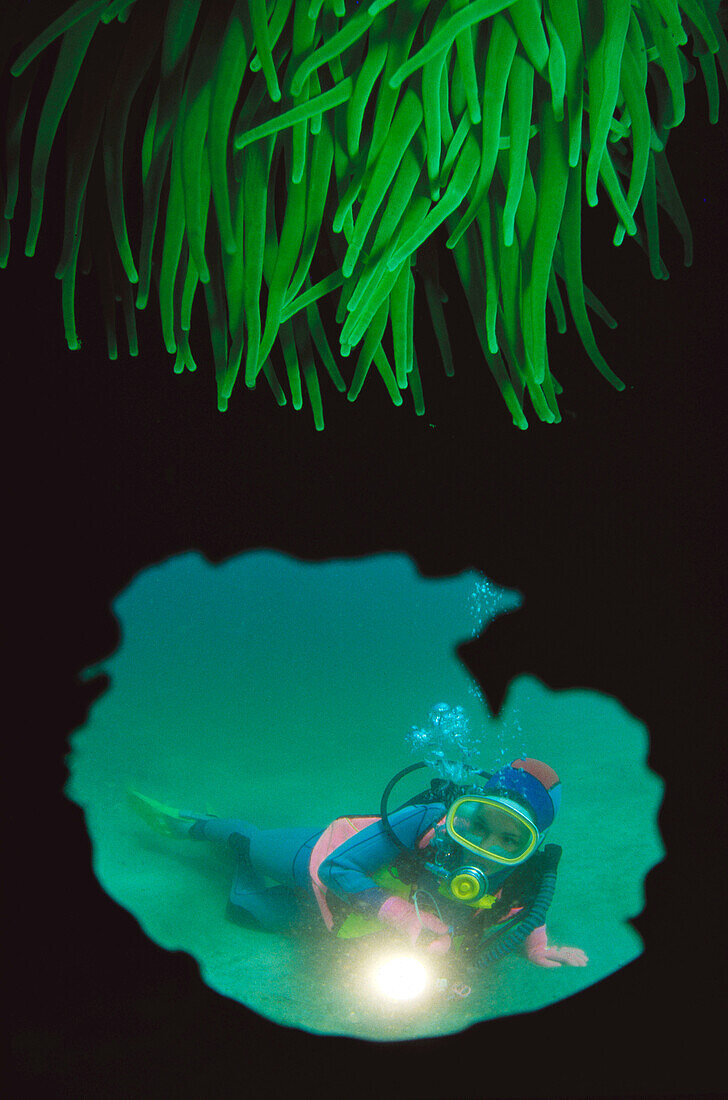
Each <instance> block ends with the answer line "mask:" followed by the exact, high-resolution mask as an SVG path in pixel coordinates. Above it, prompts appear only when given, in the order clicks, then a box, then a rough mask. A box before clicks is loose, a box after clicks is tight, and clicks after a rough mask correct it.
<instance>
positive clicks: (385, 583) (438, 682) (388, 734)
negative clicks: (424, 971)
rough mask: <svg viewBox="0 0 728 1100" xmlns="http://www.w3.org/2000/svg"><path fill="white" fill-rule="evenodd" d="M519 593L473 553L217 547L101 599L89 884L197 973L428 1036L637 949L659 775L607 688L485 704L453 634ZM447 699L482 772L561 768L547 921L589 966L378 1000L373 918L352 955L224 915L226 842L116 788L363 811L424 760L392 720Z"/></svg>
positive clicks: (512, 966)
mask: <svg viewBox="0 0 728 1100" xmlns="http://www.w3.org/2000/svg"><path fill="white" fill-rule="evenodd" d="M520 602H521V600H520V596H519V595H518V594H517V593H515V592H509V591H506V590H504V589H500V588H497V587H496V586H495V585H493V584H492V583H491V582H489V581H488V580H487V579H486V578H485V577H483V576H482V575H480V574H478V573H476V572H472V571H471V572H466V573H461V574H460V575H458V576H454V577H450V578H444V579H443V578H438V579H427V578H424V577H422V576H421V575H420V574H419V573H418V572H417V570H416V568H415V566H414V564H413V562H412V561H411V559H409V558H408V557H406V556H404V555H401V554H379V555H375V556H371V557H366V558H360V559H353V560H340V561H330V562H323V563H305V562H301V561H297V560H295V559H293V558H291V557H287V556H284V555H282V554H279V553H275V552H272V551H255V552H250V553H247V554H242V555H240V556H238V557H235V558H232V559H230V560H228V561H226V562H224V563H223V564H221V565H211V564H210V563H209V562H208V561H206V560H205V558H204V557H202V556H201V555H200V554H197V553H186V554H182V555H180V556H177V557H174V558H171V559H170V560H168V561H166V562H164V563H162V564H160V565H158V566H156V567H153V568H151V569H148V570H146V571H145V572H143V573H141V574H139V575H138V576H137V577H136V578H135V579H134V581H133V582H132V583H131V584H130V585H129V586H128V588H127V589H126V590H125V591H124V592H123V593H122V594H121V595H120V596H119V597H118V599H117V600H116V603H115V606H114V611H115V614H116V616H117V618H118V620H119V622H120V626H121V643H120V645H119V647H118V649H117V651H116V652H115V653H114V654H113V655H112V656H111V657H110V658H108V660H106V661H105V662H104V663H103V665H101V666H99V667H98V669H97V670H92V671H100V670H101V669H103V670H104V671H105V672H106V673H108V675H109V676H110V688H109V690H108V691H107V692H106V693H105V694H104V695H103V696H102V697H101V698H100V699H99V700H98V701H97V703H96V704H95V706H94V707H93V710H92V712H91V715H90V718H89V721H88V723H87V724H86V725H85V726H84V727H83V729H81V730H80V731H78V732H77V733H76V734H75V736H74V737H73V741H72V745H73V748H72V753H71V757H70V761H69V767H70V773H71V779H70V781H69V785H68V794H69V796H70V797H71V798H72V799H73V800H74V801H76V802H78V803H79V804H80V805H81V806H82V807H83V808H84V810H85V813H86V821H87V826H88V830H89V833H90V836H91V838H92V842H93V858H94V867H95V871H96V874H97V876H98V878H99V880H100V882H101V884H102V885H103V887H104V889H105V890H106V891H107V892H108V893H109V894H110V895H111V896H112V897H113V898H115V899H116V900H117V901H118V902H119V903H120V904H121V905H122V906H124V907H125V908H127V909H128V910H129V911H130V912H131V913H133V914H134V916H135V917H136V918H137V920H138V921H139V922H140V924H141V925H142V927H143V928H144V930H145V931H146V932H147V934H148V935H149V936H150V937H151V938H152V939H153V940H155V941H156V942H157V943H159V944H160V945H161V946H162V947H165V948H168V949H176V950H178V949H181V950H183V951H186V952H189V953H190V954H191V955H193V956H194V957H195V959H196V960H197V961H198V963H199V965H200V969H201V972H202V977H203V979H204V981H205V982H207V983H208V984H209V985H210V986H211V987H212V988H214V989H215V990H217V991H218V992H220V993H222V994H224V995H226V996H228V997H230V998H233V999H234V1000H237V1001H241V1002H243V1003H245V1004H246V1005H248V1006H249V1007H251V1008H253V1009H254V1010H256V1011H257V1012H260V1013H261V1014H263V1015H264V1016H266V1017H269V1018H270V1019H272V1020H274V1021H276V1022H278V1023H281V1024H285V1025H289V1026H294V1027H299V1028H304V1029H306V1030H309V1031H314V1032H323V1033H328V1034H332V1033H333V1034H347V1035H354V1036H358V1037H364V1038H375V1039H401V1038H411V1037H420V1036H427V1035H437V1034H443V1033H447V1032H452V1031H457V1030H460V1029H462V1028H464V1027H467V1026H468V1025H469V1024H471V1023H473V1022H475V1021H477V1020H481V1019H486V1018H490V1017H494V1016H502V1015H508V1014H512V1013H518V1012H523V1011H527V1010H532V1009H536V1008H540V1007H542V1006H544V1005H548V1004H550V1003H552V1002H554V1001H557V1000H560V999H562V998H563V997H566V996H569V995H571V994H572V993H575V992H577V991H578V990H580V989H582V988H584V987H585V986H587V985H591V984H593V983H594V982H597V981H599V980H600V979H602V978H603V977H605V976H606V975H607V974H609V973H611V972H613V971H614V970H616V969H618V968H620V967H622V966H624V965H625V964H626V963H627V962H629V961H630V960H632V959H634V958H635V957H636V956H637V955H638V954H639V953H640V951H641V941H640V939H639V937H638V935H637V933H636V932H635V931H634V930H633V929H632V928H631V927H630V926H629V925H628V924H626V923H625V922H626V920H627V919H628V918H630V917H633V916H635V915H636V914H637V913H639V912H640V910H641V908H642V906H643V894H642V884H643V880H644V876H645V874H646V873H647V871H648V869H649V868H650V867H651V866H653V865H654V864H655V863H656V862H657V861H658V860H659V859H660V858H661V855H662V846H661V842H660V839H659V834H658V832H657V825H656V818H657V811H658V807H659V803H660V799H661V791H662V784H661V782H660V780H659V779H658V778H657V777H656V776H655V775H654V774H653V773H652V772H651V771H649V770H648V769H647V767H646V765H645V756H646V750H647V736H646V731H645V728H644V726H643V725H641V724H640V723H639V722H637V721H636V720H635V719H634V718H632V717H631V716H630V715H629V714H628V713H627V711H626V710H625V709H624V708H623V707H622V706H621V705H620V704H619V702H618V701H616V700H614V699H612V698H609V697H607V696H605V695H601V694H598V693H596V692H593V691H575V690H571V691H558V692H557V691H552V690H549V689H547V688H546V687H545V686H544V685H543V684H542V683H541V682H540V681H539V680H537V679H536V678H534V677H533V676H525V675H524V676H521V677H518V678H517V679H516V680H515V681H514V682H513V683H512V684H511V686H510V689H509V692H508V695H507V699H506V703H505V705H504V707H503V710H502V712H501V714H500V716H499V717H498V718H497V719H494V718H493V717H491V715H490V714H489V712H488V710H487V707H486V704H485V702H484V700H483V698H482V695H481V693H480V691H479V689H478V686H477V684H476V683H475V681H474V680H473V679H472V678H471V676H470V675H469V674H468V672H467V671H466V669H465V668H464V666H463V664H462V663H461V662H460V661H459V659H458V657H457V654H456V651H455V650H456V646H457V645H458V644H460V643H463V642H465V641H467V640H468V639H470V638H473V637H474V636H477V635H478V634H480V633H481V632H482V631H483V630H484V629H487V625H488V623H489V622H490V621H491V620H492V619H494V618H495V617H496V616H498V615H501V614H504V613H506V612H511V613H516V614H517V613H518V612H517V608H518V607H519V604H520ZM441 701H445V702H447V703H448V704H450V705H456V706H461V707H462V708H463V710H464V712H465V716H466V718H467V720H468V722H469V727H470V735H471V740H472V743H473V744H474V745H475V747H476V749H477V758H476V759H477V762H478V763H479V764H480V766H482V767H483V768H486V769H488V770H493V769H494V768H495V767H497V766H499V765H501V764H503V763H506V762H508V761H509V760H511V759H513V758H515V757H517V756H520V755H530V756H535V757H537V758H540V759H543V760H546V761H548V762H549V763H551V764H552V765H553V766H554V767H555V768H556V770H557V771H558V773H559V775H560V777H561V780H562V784H563V789H564V797H563V803H562V810H561V812H560V815H559V818H558V820H557V822H556V824H555V826H554V827H553V829H552V831H551V834H550V839H551V840H554V841H555V842H557V843H559V844H561V845H562V846H563V848H564V856H563V859H562V863H561V867H560V873H559V880H558V889H557V895H556V899H555V901H554V904H553V906H552V909H551V912H550V915H549V922H548V923H549V930H550V940H551V941H552V942H555V943H557V944H570V945H575V946H579V947H582V948H583V949H584V950H585V951H586V952H587V954H588V955H589V957H590V963H589V966H588V967H587V968H585V969H576V968H567V967H562V968H561V969H559V970H545V969H541V968H539V967H536V966H533V965H532V964H530V963H529V962H527V961H526V960H525V959H524V958H522V957H520V956H514V957H509V958H507V959H505V960H503V961H502V962H501V963H500V964H498V965H497V966H495V967H493V968H491V970H490V971H489V972H488V975H487V977H484V978H483V980H482V982H481V983H480V984H479V985H478V986H476V987H475V988H474V990H473V994H472V995H471V997H470V998H469V999H468V1000H467V1001H463V1002H456V1003H455V1004H452V1003H448V1002H445V1001H444V1000H437V999H436V998H435V999H433V997H432V996H429V997H426V998H424V999H423V1001H422V1002H421V1003H420V1002H417V1003H415V1004H414V1005H409V1006H407V1007H403V1008H400V1009H393V1008H391V1007H388V1006H386V1005H383V1004H382V1003H378V1002H375V1001H373V1000H372V998H371V996H369V994H368V992H367V990H366V989H365V988H364V984H365V983H363V979H361V977H360V974H362V973H365V971H366V967H365V970H364V971H360V970H358V969H357V967H360V966H361V965H363V964H362V957H363V958H364V959H366V954H367V951H369V950H371V952H373V953H374V954H375V953H376V945H377V940H376V937H374V938H371V937H370V941H371V943H372V946H371V948H369V947H368V946H366V945H365V946H364V947H362V945H361V944H359V945H356V944H354V945H352V944H348V945H346V946H347V947H349V948H351V951H350V952H347V951H345V950H344V949H343V947H342V945H341V943H325V942H324V943H319V942H318V941H314V940H312V941H309V942H307V941H305V940H303V939H294V938H287V937H284V936H279V935H271V934H267V933H261V932H257V931H252V930H248V929H244V928H241V927H239V926H237V925H235V924H232V923H230V922H228V921H227V920H226V919H225V901H226V896H227V890H228V887H229V880H230V873H231V865H230V862H229V860H228V859H227V857H226V856H225V855H224V854H221V853H218V852H215V851H213V850H212V849H211V847H210V846H209V845H207V844H204V843H202V844H197V843H192V842H189V841H184V840H182V841H176V840H169V839H166V838H164V837H162V836H160V835H158V834H157V833H155V832H153V831H152V830H150V829H149V828H148V827H147V826H146V825H145V824H144V823H143V822H142V821H141V820H139V819H137V818H135V817H134V815H133V814H132V813H131V811H130V809H129V808H128V806H127V803H126V797H125V794H126V789H127V787H130V786H131V787H133V788H135V789H136V790H139V791H141V792H142V793H144V794H146V795H149V796H151V797H153V798H155V799H159V800H161V801H162V802H165V803H167V804H170V805H172V806H176V807H180V808H183V809H189V810H199V811H210V812H213V813H216V814H219V815H222V816H234V817H244V818H247V819H249V820H252V821H254V822H255V823H257V824H258V825H259V826H261V827H273V826H289V825H290V826H294V825H299V824H301V825H308V824H316V823H320V824H321V825H322V826H323V825H325V824H326V823H328V822H329V821H331V820H333V819H334V818H335V817H337V816H339V815H341V814H345V813H376V812H377V808H378V805H379V799H380V796H381V792H382V789H383V787H384V786H385V784H386V782H387V781H388V779H389V778H390V777H391V776H392V775H393V773H394V772H396V771H398V770H399V769H400V768H402V767H404V766H406V765H407V764H409V763H411V762H413V760H415V759H417V757H416V756H413V754H412V750H411V749H410V747H409V746H408V744H407V742H406V735H407V733H408V731H409V730H410V728H411V727H412V726H413V725H421V724H423V723H424V722H425V721H426V718H427V715H428V712H429V711H430V709H431V708H432V706H434V705H435V704H437V703H439V702H441ZM422 785H423V782H422V776H421V773H419V774H418V777H417V789H419V788H421V786H422ZM414 790H415V788H414V787H413V789H412V793H414ZM403 793H406V792H403ZM617 884H618V885H617ZM362 952H363V956H362ZM352 957H353V960H354V961H353V962H352ZM352 967H353V969H352Z"/></svg>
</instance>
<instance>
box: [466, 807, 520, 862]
mask: <svg viewBox="0 0 728 1100" xmlns="http://www.w3.org/2000/svg"><path fill="white" fill-rule="evenodd" d="M471 836H472V839H473V841H474V842H475V843H476V844H477V845H478V847H479V848H483V849H484V850H485V851H488V852H495V853H497V854H502V855H504V856H510V857H511V858H513V857H515V856H517V855H518V854H519V853H520V852H522V851H524V850H525V848H526V846H527V844H528V840H529V834H528V830H527V829H526V827H525V826H524V825H521V824H520V822H518V821H516V820H514V818H513V816H512V815H511V814H509V813H506V812H505V811H504V810H498V809H496V808H495V807H494V806H483V807H482V808H481V809H479V810H478V812H477V814H475V815H474V817H473V819H472V825H471Z"/></svg>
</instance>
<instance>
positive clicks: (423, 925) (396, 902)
mask: <svg viewBox="0 0 728 1100" xmlns="http://www.w3.org/2000/svg"><path fill="white" fill-rule="evenodd" d="M377 915H378V917H379V919H380V921H382V922H383V923H384V924H388V925H389V926H390V928H395V929H396V930H397V931H398V932H402V933H403V934H404V935H405V936H407V937H408V939H409V941H410V943H411V944H412V945H413V946H414V944H416V943H417V941H418V939H419V937H420V934H421V933H422V932H423V931H424V932H428V933H432V935H433V937H434V938H433V939H431V941H430V943H428V944H427V946H426V948H425V950H426V951H428V952H429V953H430V954H432V955H445V954H447V952H448V951H449V950H450V945H451V943H452V937H451V935H450V929H449V928H448V926H447V925H446V924H443V922H442V921H441V920H439V919H438V917H436V916H434V915H433V914H432V913H423V912H422V911H420V912H419V913H418V912H417V910H416V909H415V907H414V905H413V904H412V902H411V901H407V900H406V898H400V897H397V895H396V894H393V895H392V896H391V897H388V898H387V900H386V901H385V902H384V904H383V905H382V906H381V908H380V909H379V913H378V914H377Z"/></svg>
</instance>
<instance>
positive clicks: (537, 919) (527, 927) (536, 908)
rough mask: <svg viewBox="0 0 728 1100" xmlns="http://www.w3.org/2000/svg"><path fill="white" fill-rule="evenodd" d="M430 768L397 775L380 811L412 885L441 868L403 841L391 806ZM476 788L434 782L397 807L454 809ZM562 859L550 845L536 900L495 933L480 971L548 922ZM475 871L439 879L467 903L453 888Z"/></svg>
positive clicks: (479, 963)
mask: <svg viewBox="0 0 728 1100" xmlns="http://www.w3.org/2000/svg"><path fill="white" fill-rule="evenodd" d="M429 766H430V765H428V764H427V763H425V762H424V761H421V762H420V763H417V764H410V765H409V767H407V768H403V769H402V770H401V771H399V772H397V774H396V775H395V776H394V777H393V778H392V779H391V780H390V781H389V783H388V784H387V786H386V787H385V788H384V791H383V793H382V798H381V803H380V807H379V812H380V816H381V820H382V825H383V827H384V830H385V832H386V833H387V836H388V837H389V839H390V840H391V841H392V843H393V844H394V845H395V847H396V848H398V849H399V851H400V853H401V857H400V861H401V863H402V864H403V870H404V871H405V874H407V875H408V876H409V877H410V878H411V880H412V881H415V880H416V878H417V876H418V875H419V874H420V873H421V871H422V870H423V868H424V867H427V869H429V870H432V871H434V872H435V873H436V874H437V873H438V868H437V865H433V864H432V863H430V862H429V860H428V859H427V857H426V856H425V854H424V853H418V852H416V851H413V850H412V849H411V848H409V847H407V845H406V844H404V843H403V842H402V841H401V840H400V839H399V837H398V836H397V834H396V833H395V831H394V829H393V828H392V825H391V823H390V820H389V811H388V804H389V798H390V795H391V793H392V790H393V789H394V787H395V786H396V785H397V783H399V782H400V780H402V779H404V777H405V776H407V775H409V774H410V773H412V772H414V771H418V770H419V769H421V768H426V767H429ZM473 775H477V776H479V777H481V778H482V779H485V780H487V779H489V778H490V775H489V773H488V772H482V771H474V772H473ZM472 786H473V785H472V784H469V785H459V784H456V783H454V782H452V780H448V779H442V778H438V779H433V780H431V781H430V786H429V788H428V789H426V790H424V791H422V792H421V793H420V794H418V795H415V796H414V797H412V798H409V799H407V801H406V802H403V803H402V805H401V806H398V807H397V809H403V808H404V807H405V806H411V805H428V804H430V803H432V802H442V803H444V804H445V805H446V806H447V805H450V804H451V803H452V802H453V801H454V800H455V799H456V798H459V797H461V796H462V795H463V794H464V793H466V792H467V791H468V790H471V789H472ZM560 858H561V848H560V847H559V845H557V844H547V845H546V846H545V848H544V850H543V853H542V859H541V864H542V869H541V881H540V883H539V886H538V889H537V890H536V894H535V896H534V898H533V900H532V901H531V903H530V904H529V905H527V906H526V907H525V908H524V910H523V912H522V913H521V915H520V916H519V917H518V919H517V921H516V923H515V924H512V925H509V926H508V927H507V928H506V929H504V930H503V931H502V932H501V933H500V934H498V933H497V932H495V929H494V932H495V942H493V943H492V944H490V945H489V946H487V947H486V948H485V949H484V950H483V951H482V952H480V953H479V955H478V958H477V961H475V965H476V967H478V968H481V967H483V966H489V965H490V964H491V963H494V962H496V961H497V960H498V959H501V958H503V957H504V956H505V955H508V954H511V953H512V952H513V951H515V950H517V948H519V947H520V946H521V944H522V943H523V942H524V941H525V940H526V938H527V937H528V936H529V935H530V934H531V932H533V930H534V929H535V928H538V927H539V926H540V925H542V924H543V923H544V922H545V920H546V913H547V912H548V909H549V907H550V905H551V902H552V900H553V897H554V891H555V889H556V871H557V867H558V863H559V860H560ZM475 870H476V869H475V868H461V869H460V871H459V873H456V874H455V875H454V876H450V875H449V873H448V871H447V869H446V868H445V867H441V868H440V869H439V876H438V877H441V878H446V877H447V878H449V879H450V882H449V885H450V888H451V893H452V894H453V897H454V898H455V900H463V901H465V900H468V899H467V898H466V897H465V896H464V895H463V894H461V893H459V892H455V891H454V890H453V888H452V883H453V882H454V881H455V880H456V879H457V878H458V877H459V876H460V875H463V872H466V874H465V875H464V876H463V877H465V878H467V877H468V876H467V872H474V871H475Z"/></svg>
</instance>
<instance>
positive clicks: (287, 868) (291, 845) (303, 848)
mask: <svg viewBox="0 0 728 1100" xmlns="http://www.w3.org/2000/svg"><path fill="white" fill-rule="evenodd" d="M322 832H323V826H320V825H319V826H299V827H296V828H289V829H256V830H255V831H254V832H253V833H251V834H249V836H250V861H251V863H252V865H253V866H254V867H255V868H256V870H258V871H261V872H262V873H263V874H264V875H268V877H269V878H272V879H275V881H276V882H280V883H282V884H283V885H284V886H298V887H304V888H306V889H308V888H310V876H309V870H308V866H309V862H310V859H311V851H312V850H313V847H314V845H315V843H316V841H317V840H318V838H319V837H320V836H321V833H322Z"/></svg>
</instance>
